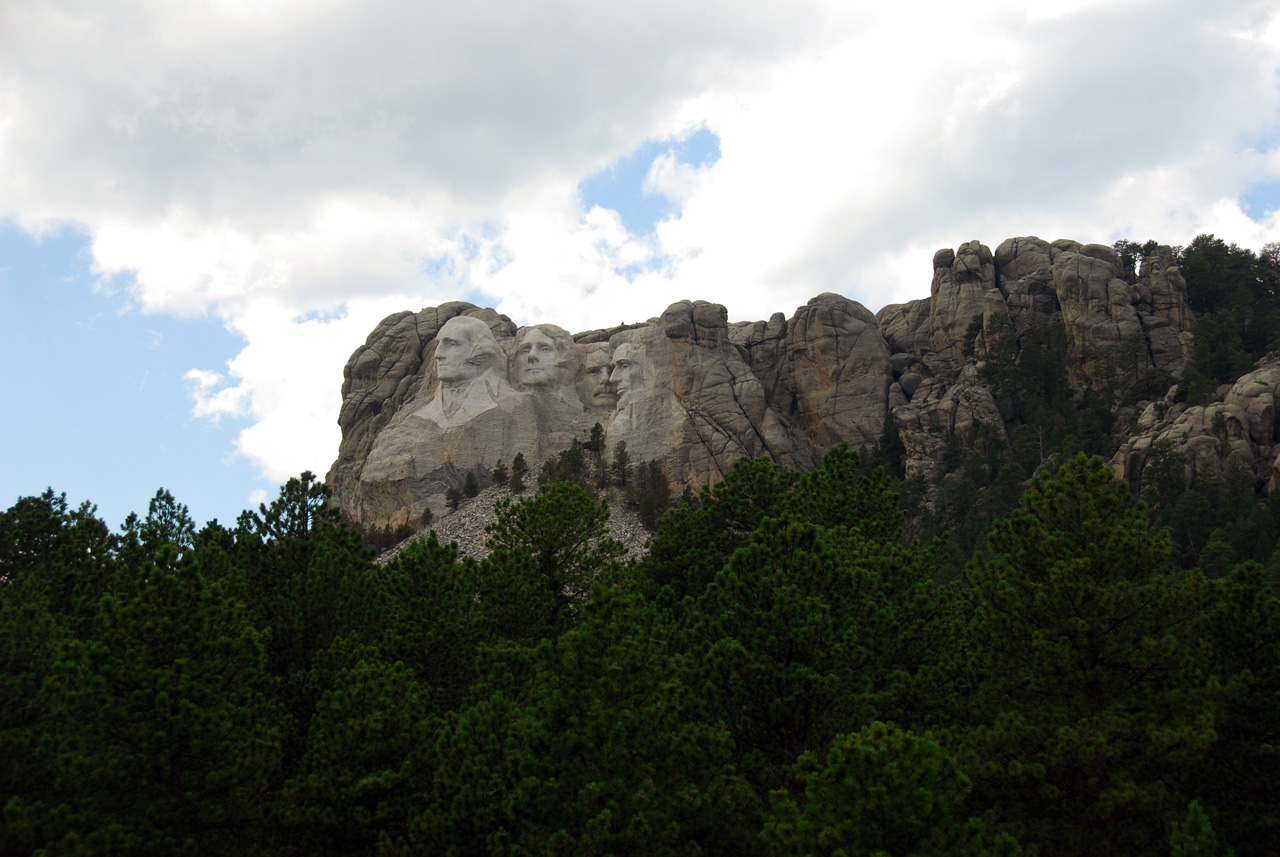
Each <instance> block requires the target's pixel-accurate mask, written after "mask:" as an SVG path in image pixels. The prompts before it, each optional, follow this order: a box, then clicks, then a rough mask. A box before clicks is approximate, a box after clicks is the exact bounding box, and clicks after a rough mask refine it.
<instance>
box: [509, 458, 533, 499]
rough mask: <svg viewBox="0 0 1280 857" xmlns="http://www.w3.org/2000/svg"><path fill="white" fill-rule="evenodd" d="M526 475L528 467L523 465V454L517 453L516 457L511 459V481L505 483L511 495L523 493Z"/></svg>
mask: <svg viewBox="0 0 1280 857" xmlns="http://www.w3.org/2000/svg"><path fill="white" fill-rule="evenodd" d="M528 474H529V465H528V464H526V463H525V460H524V453H523V452H517V453H516V457H515V458H513V459H511V479H510V480H509V481H508V482H507V487H509V488H510V489H511V493H512V494H521V493H523V492H524V486H525V477H526V476H527V475H528Z"/></svg>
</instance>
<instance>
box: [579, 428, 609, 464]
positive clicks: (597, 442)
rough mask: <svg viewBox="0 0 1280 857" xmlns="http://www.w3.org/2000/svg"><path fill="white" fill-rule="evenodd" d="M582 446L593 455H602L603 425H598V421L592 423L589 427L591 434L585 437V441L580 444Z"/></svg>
mask: <svg viewBox="0 0 1280 857" xmlns="http://www.w3.org/2000/svg"><path fill="white" fill-rule="evenodd" d="M582 448H583V449H585V450H586V451H587V452H590V453H591V454H593V455H597V456H599V455H603V454H604V426H602V425H600V423H596V424H595V425H593V426H592V427H591V436H590V437H589V438H588V439H587V442H586V443H584V444H583V445H582Z"/></svg>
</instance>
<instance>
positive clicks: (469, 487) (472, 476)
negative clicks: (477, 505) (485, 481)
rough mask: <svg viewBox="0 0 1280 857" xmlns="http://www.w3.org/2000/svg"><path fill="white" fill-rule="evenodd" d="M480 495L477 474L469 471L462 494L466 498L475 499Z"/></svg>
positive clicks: (463, 483) (463, 484)
mask: <svg viewBox="0 0 1280 857" xmlns="http://www.w3.org/2000/svg"><path fill="white" fill-rule="evenodd" d="M479 493H480V480H478V479H476V472H475V471H474V470H468V471H467V476H466V478H465V479H464V480H462V494H463V496H465V497H468V498H470V497H474V496H476V495H477V494H479Z"/></svg>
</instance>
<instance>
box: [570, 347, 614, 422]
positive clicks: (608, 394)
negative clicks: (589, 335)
mask: <svg viewBox="0 0 1280 857" xmlns="http://www.w3.org/2000/svg"><path fill="white" fill-rule="evenodd" d="M612 371H613V358H612V357H611V356H610V355H609V346H608V345H605V344H603V343H598V344H596V345H592V346H590V347H589V348H588V349H587V356H586V360H585V365H584V366H583V369H582V386H581V388H580V389H579V391H578V392H579V394H580V395H581V397H582V401H583V402H585V403H586V404H588V405H590V406H591V407H593V408H604V409H606V410H610V411H611V410H613V409H614V408H615V407H616V406H617V404H618V394H617V393H616V392H615V391H614V389H613V385H612V384H611V383H610V382H609V374H610V373H611V372H612Z"/></svg>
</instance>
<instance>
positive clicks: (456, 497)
mask: <svg viewBox="0 0 1280 857" xmlns="http://www.w3.org/2000/svg"><path fill="white" fill-rule="evenodd" d="M462 498H463V493H462V489H461V488H458V487H456V486H455V487H453V488H450V489H449V490H448V491H445V492H444V503H445V505H446V506H448V507H449V511H450V512H456V511H458V507H459V506H461V505H462Z"/></svg>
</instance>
